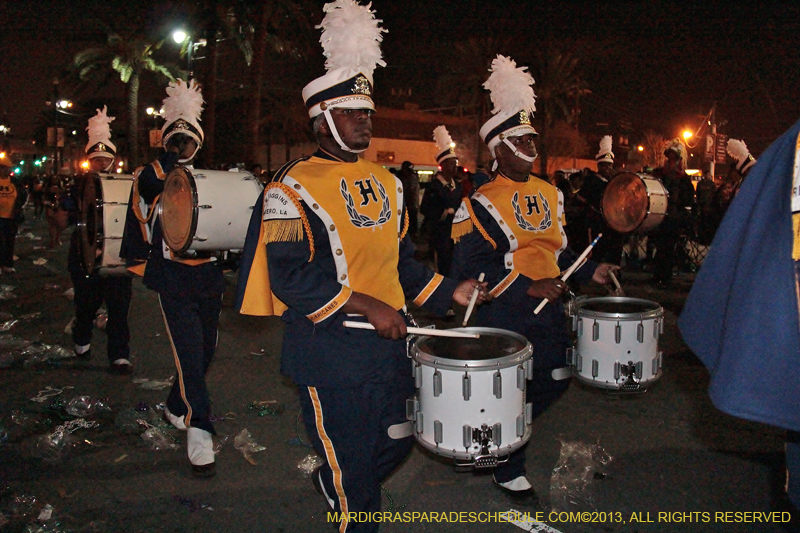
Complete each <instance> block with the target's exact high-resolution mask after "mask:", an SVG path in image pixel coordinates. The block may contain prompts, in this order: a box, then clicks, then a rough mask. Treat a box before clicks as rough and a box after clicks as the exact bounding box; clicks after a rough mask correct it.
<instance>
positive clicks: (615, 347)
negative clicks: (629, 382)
mask: <svg viewBox="0 0 800 533" xmlns="http://www.w3.org/2000/svg"><path fill="white" fill-rule="evenodd" d="M597 302H610V303H626V302H637V303H642V304H643V305H645V304H649V306H648V307H649V308H650V309H648V310H647V311H644V312H640V313H613V312H609V313H607V312H595V311H588V310H586V309H584V306H586V305H590V304H592V303H597ZM572 318H573V320H572V326H573V331H575V332H576V335H577V340H576V343H575V349H574V352H573V353H572V354H570V356H568V360H567V363H568V364H570V366H571V367H572V374H573V376H575V377H576V378H577V379H578V380H580V381H582V382H583V383H586V384H588V385H590V386H593V387H599V388H602V389H614V390H620V389H623V388H624V385H625V381H626V376H625V375H624V373H625V370H624V369H623V365H629V368H636V369H637V374H636V375H637V377H636V381H637V383H638V386H637V387H636V389H637V390H644V389H646V388H647V387H648V386H649V385H651V384H653V383H654V382H655V381H657V380H658V379H659V378H660V377H661V374H662V363H663V361H662V354H661V352H660V351H659V349H658V340H659V337H660V336H661V334H662V333H663V328H664V310H663V308H661V306H660V305H658V304H657V303H655V302H650V301H648V300H640V299H636V298H623V297H605V298H589V299H587V300H585V301H583V302H579V303H578V304H577V306H576V310H575V314H574V315H573V317H572ZM637 364H640V365H639V366H637Z"/></svg>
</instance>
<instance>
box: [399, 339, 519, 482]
mask: <svg viewBox="0 0 800 533" xmlns="http://www.w3.org/2000/svg"><path fill="white" fill-rule="evenodd" d="M456 331H466V332H470V333H480V335H481V337H480V338H479V339H463V338H451V337H420V338H419V339H417V340H416V341H415V342H414V344H413V346H412V347H411V357H412V359H413V360H414V378H415V381H416V388H417V392H416V394H415V396H414V398H412V399H411V400H409V402H408V406H407V411H408V412H407V415H408V418H409V420H413V421H414V422H415V435H416V437H417V441H418V442H419V443H420V444H421V445H422V446H423V447H424V448H426V449H428V450H430V451H431V452H433V453H435V454H438V455H443V456H446V457H451V458H453V459H455V460H456V462H457V463H459V464H462V465H472V466H475V467H489V466H496V465H497V463H498V460H499V461H500V462H502V461H503V460H504V459H505V456H507V455H508V454H510V453H511V452H513V451H514V450H516V449H518V448H519V447H520V446H522V445H523V444H525V442H527V441H528V439H529V438H530V436H531V426H530V424H531V421H532V411H531V405H530V404H526V403H525V389H526V386H527V384H526V381H527V379H530V378H531V375H532V372H533V364H532V361H531V354H532V351H533V350H532V348H531V344H530V343H529V342H528V341H527V339H525V337H523V336H521V335H517V334H516V333H513V332H511V331H505V330H502V329H494V328H458V329H456Z"/></svg>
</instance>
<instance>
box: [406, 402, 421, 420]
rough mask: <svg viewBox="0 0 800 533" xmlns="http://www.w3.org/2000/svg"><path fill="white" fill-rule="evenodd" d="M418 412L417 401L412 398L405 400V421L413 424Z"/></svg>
mask: <svg viewBox="0 0 800 533" xmlns="http://www.w3.org/2000/svg"><path fill="white" fill-rule="evenodd" d="M418 412H419V399H418V398H417V397H416V396H414V397H412V398H409V399H408V400H406V420H409V421H411V422H413V421H414V420H416V419H417V413H418Z"/></svg>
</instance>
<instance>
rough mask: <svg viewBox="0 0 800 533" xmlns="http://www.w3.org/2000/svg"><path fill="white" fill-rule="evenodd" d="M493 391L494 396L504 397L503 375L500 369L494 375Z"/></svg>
mask: <svg viewBox="0 0 800 533" xmlns="http://www.w3.org/2000/svg"><path fill="white" fill-rule="evenodd" d="M492 392H494V397H495V398H497V399H498V400H500V399H502V398H503V376H502V375H501V374H500V371H499V370H498V371H497V372H495V373H494V376H492Z"/></svg>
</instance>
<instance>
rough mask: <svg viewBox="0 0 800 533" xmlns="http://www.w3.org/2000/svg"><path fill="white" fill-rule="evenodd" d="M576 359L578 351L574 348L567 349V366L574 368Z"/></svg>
mask: <svg viewBox="0 0 800 533" xmlns="http://www.w3.org/2000/svg"><path fill="white" fill-rule="evenodd" d="M577 358H578V350H577V349H576V348H575V347H574V346H570V347H569V348H567V366H575V363H576V362H577Z"/></svg>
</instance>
